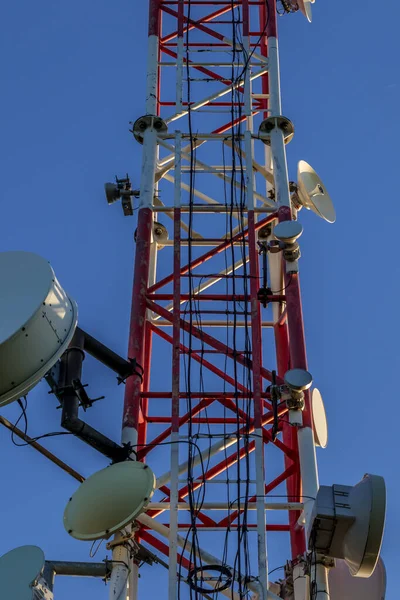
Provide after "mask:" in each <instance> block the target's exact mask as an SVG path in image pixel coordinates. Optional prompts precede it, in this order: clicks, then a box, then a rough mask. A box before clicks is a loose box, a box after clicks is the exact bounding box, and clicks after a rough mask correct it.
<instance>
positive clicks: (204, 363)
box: [151, 324, 250, 394]
mask: <svg viewBox="0 0 400 600" xmlns="http://www.w3.org/2000/svg"><path fill="white" fill-rule="evenodd" d="M151 327H152V331H153V332H154V333H156V334H157V335H159V336H160V337H161V338H162V339H164V340H166V341H167V342H170V343H171V344H172V341H173V340H172V337H171V336H170V335H168V334H167V333H166V332H165V331H163V330H162V329H161V328H159V327H157V326H155V325H153V324H152V326H151ZM179 348H180V351H181V352H185V353H188V352H189V348H188V347H187V346H185V345H184V344H179ZM192 358H193V359H194V360H195V361H197V362H198V363H200V364H201V365H202V366H203V367H205V368H206V369H208V370H209V371H211V372H212V373H214V374H215V375H218V376H219V377H221V379H223V380H224V381H226V382H227V383H229V384H231V385H232V386H235V385H237V388H238V389H239V390H241V391H242V392H244V393H245V394H248V393H250V390H248V389H247V388H246V387H245V386H244V385H242V384H241V383H237V384H235V380H234V379H233V378H232V377H230V376H229V375H227V374H226V373H224V371H221V369H218V367H216V366H215V365H213V364H212V363H210V362H208V360H206V359H205V358H204V357H203V356H199V355H198V354H197V353H196V352H194V351H193V350H192Z"/></svg>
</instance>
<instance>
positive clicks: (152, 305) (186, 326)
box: [147, 300, 283, 383]
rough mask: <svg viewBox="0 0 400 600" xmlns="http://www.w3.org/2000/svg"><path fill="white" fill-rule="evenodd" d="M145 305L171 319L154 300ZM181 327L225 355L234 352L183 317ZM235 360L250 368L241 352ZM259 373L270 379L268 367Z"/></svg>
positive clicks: (169, 314)
mask: <svg viewBox="0 0 400 600" xmlns="http://www.w3.org/2000/svg"><path fill="white" fill-rule="evenodd" d="M147 306H148V308H150V310H152V311H153V312H155V313H156V314H157V315H160V316H161V317H163V318H164V319H165V320H166V321H170V322H171V321H172V316H171V313H170V312H169V311H168V310H166V309H165V308H163V307H162V306H160V305H158V304H156V303H155V302H152V301H151V300H148V301H147ZM181 329H184V330H185V331H187V332H188V333H191V334H192V335H193V336H194V337H196V338H197V339H200V340H202V341H203V342H204V343H205V344H208V345H209V346H211V347H212V348H215V349H216V350H220V351H221V352H222V354H226V355H227V356H230V355H232V354H234V353H233V350H232V348H229V347H228V346H226V345H225V344H223V343H222V342H220V341H219V340H217V339H216V338H214V337H213V336H211V335H209V334H208V333H205V332H204V331H201V330H200V329H198V328H197V327H194V326H193V325H192V326H191V325H190V323H188V322H187V321H185V320H184V319H181ZM235 360H236V361H237V362H238V363H240V364H241V365H243V366H246V367H249V368H252V361H251V360H249V359H247V358H246V357H245V356H243V355H242V354H236V355H235ZM261 375H262V376H263V377H264V379H267V380H268V381H271V377H272V375H271V372H270V371H268V369H266V368H265V367H262V369H261ZM278 383H283V381H281V380H279V381H278Z"/></svg>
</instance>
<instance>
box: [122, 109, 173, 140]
mask: <svg viewBox="0 0 400 600" xmlns="http://www.w3.org/2000/svg"><path fill="white" fill-rule="evenodd" d="M149 128H150V129H154V130H155V131H156V132H157V133H158V134H159V133H164V134H165V133H167V132H168V127H167V124H166V122H165V121H164V120H163V119H161V117H157V116H155V115H144V116H143V117H139V118H138V119H136V121H135V122H134V123H133V127H132V129H130V132H131V133H133V136H134V138H135V140H136V141H137V142H139V144H143V134H144V132H145V131H146V129H149Z"/></svg>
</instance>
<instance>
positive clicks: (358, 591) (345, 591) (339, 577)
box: [329, 558, 386, 600]
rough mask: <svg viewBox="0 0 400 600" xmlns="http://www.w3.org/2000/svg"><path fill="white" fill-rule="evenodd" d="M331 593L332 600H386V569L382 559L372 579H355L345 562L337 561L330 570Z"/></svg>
mask: <svg viewBox="0 0 400 600" xmlns="http://www.w3.org/2000/svg"><path fill="white" fill-rule="evenodd" d="M329 592H330V597H331V598H332V600H357V599H358V598H362V599H363V600H385V595H386V569H385V565H384V563H383V560H382V559H381V558H380V559H379V560H378V562H377V564H376V567H375V571H374V572H373V573H372V575H371V577H368V578H364V579H363V578H361V577H353V576H352V575H351V574H350V571H349V568H348V566H347V565H346V563H345V561H344V560H336V566H335V568H334V569H329Z"/></svg>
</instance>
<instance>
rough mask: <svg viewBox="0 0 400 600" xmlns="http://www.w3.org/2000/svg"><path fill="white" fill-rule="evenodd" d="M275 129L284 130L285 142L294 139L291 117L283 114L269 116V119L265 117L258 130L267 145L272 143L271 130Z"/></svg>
mask: <svg viewBox="0 0 400 600" xmlns="http://www.w3.org/2000/svg"><path fill="white" fill-rule="evenodd" d="M274 129H280V130H281V131H282V133H283V138H284V141H285V144H288V143H289V142H291V141H292V139H293V136H294V125H293V123H292V121H291V120H290V119H288V118H287V117H282V116H279V117H267V119H264V121H263V122H262V123H261V125H260V127H259V130H258V136H259V138H260V140H262V141H263V142H264V144H266V145H267V146H270V145H271V132H272V131H273V130H274Z"/></svg>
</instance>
